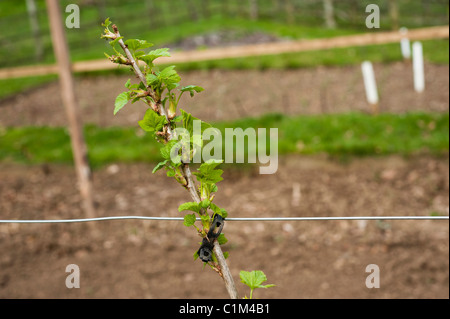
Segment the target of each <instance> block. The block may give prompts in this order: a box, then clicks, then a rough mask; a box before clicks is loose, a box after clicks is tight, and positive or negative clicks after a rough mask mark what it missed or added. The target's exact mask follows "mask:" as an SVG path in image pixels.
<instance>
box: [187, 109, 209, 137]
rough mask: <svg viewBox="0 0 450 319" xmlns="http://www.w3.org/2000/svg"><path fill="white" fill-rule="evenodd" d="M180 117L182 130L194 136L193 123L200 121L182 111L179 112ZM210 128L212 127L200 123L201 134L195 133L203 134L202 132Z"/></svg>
mask: <svg viewBox="0 0 450 319" xmlns="http://www.w3.org/2000/svg"><path fill="white" fill-rule="evenodd" d="M181 116H182V117H183V128H185V129H186V130H188V131H189V133H190V134H191V136H192V135H193V134H194V121H200V119H198V118H196V117H194V116H192V114H190V113H188V112H186V111H184V110H181ZM210 127H212V126H211V125H210V124H208V123H206V122H203V121H201V132H197V133H200V134H203V132H204V131H205V130H206V129H207V128H210Z"/></svg>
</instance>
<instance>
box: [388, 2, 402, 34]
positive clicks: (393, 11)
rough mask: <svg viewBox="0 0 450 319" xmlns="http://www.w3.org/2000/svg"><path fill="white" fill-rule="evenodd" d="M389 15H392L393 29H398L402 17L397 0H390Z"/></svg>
mask: <svg viewBox="0 0 450 319" xmlns="http://www.w3.org/2000/svg"><path fill="white" fill-rule="evenodd" d="M389 15H390V17H391V25H392V30H398V28H399V20H400V17H399V12H398V3H397V0H389Z"/></svg>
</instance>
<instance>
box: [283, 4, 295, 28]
mask: <svg viewBox="0 0 450 319" xmlns="http://www.w3.org/2000/svg"><path fill="white" fill-rule="evenodd" d="M284 9H285V11H286V22H287V23H288V24H294V23H295V13H294V10H295V8H294V4H293V3H292V0H284Z"/></svg>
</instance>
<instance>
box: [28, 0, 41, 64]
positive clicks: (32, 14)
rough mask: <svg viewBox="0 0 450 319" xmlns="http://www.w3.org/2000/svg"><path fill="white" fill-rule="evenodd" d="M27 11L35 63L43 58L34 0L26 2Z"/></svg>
mask: <svg viewBox="0 0 450 319" xmlns="http://www.w3.org/2000/svg"><path fill="white" fill-rule="evenodd" d="M27 11H28V18H29V19H30V26H31V33H32V34H33V38H34V52H35V56H36V61H42V57H43V56H44V46H43V45H42V38H41V31H40V29H39V21H38V17H37V8H36V2H35V0H27Z"/></svg>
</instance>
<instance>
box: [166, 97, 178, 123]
mask: <svg viewBox="0 0 450 319" xmlns="http://www.w3.org/2000/svg"><path fill="white" fill-rule="evenodd" d="M176 113H177V105H176V104H175V101H172V100H171V101H170V105H169V112H167V117H168V118H169V120H173V119H174V118H175V116H176Z"/></svg>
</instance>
